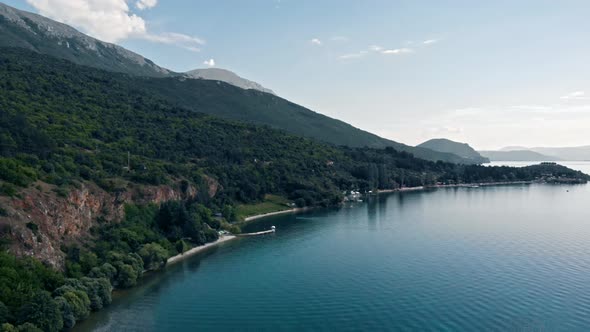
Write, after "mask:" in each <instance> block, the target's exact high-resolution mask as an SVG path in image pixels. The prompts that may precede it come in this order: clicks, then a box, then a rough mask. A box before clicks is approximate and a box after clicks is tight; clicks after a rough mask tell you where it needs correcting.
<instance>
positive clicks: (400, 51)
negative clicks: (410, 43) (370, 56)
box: [381, 47, 414, 54]
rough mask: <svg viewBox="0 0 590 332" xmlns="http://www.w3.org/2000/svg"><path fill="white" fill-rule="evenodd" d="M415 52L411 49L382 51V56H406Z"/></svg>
mask: <svg viewBox="0 0 590 332" xmlns="http://www.w3.org/2000/svg"><path fill="white" fill-rule="evenodd" d="M412 52H414V50H412V49H411V48H405V47H404V48H396V49H391V50H382V51H381V54H406V53H412Z"/></svg>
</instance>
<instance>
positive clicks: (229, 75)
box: [184, 68, 275, 94]
mask: <svg viewBox="0 0 590 332" xmlns="http://www.w3.org/2000/svg"><path fill="white" fill-rule="evenodd" d="M184 74H185V75H186V76H188V77H190V78H197V79H199V78H200V79H204V80H213V81H222V82H225V83H229V84H231V85H234V86H237V87H238V88H242V89H245V90H250V89H252V90H258V91H262V92H266V93H270V94H275V93H274V92H273V91H272V90H270V89H267V88H265V87H263V86H262V85H260V84H258V83H256V82H253V81H250V80H247V79H245V78H243V77H240V76H238V75H237V74H236V73H234V72H231V71H229V70H226V69H221V68H206V69H195V70H191V71H188V72H186V73H184Z"/></svg>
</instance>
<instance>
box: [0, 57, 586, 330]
mask: <svg viewBox="0 0 590 332" xmlns="http://www.w3.org/2000/svg"><path fill="white" fill-rule="evenodd" d="M174 82H176V81H167V83H171V85H170V87H169V88H170V89H172V90H173V89H174V87H175V85H174V84H172V83H174ZM196 82H197V83H195V84H194V85H191V87H192V88H194V89H195V90H194V93H195V94H197V95H198V94H202V95H205V96H206V95H208V93H209V92H210V91H211V90H210V89H212V87H211V85H210V84H202V85H201V83H199V82H198V81H196ZM156 84H157V83H156V80H155V79H154V81H152V80H148V79H138V78H135V77H131V76H127V75H125V74H115V73H112V72H107V71H102V70H98V69H93V68H88V67H83V66H78V65H74V64H72V63H70V62H67V61H65V60H58V59H54V58H51V57H47V56H43V55H40V54H37V53H34V52H30V51H26V50H23V49H2V52H0V91H1V93H0V237H1V238H2V243H1V244H2V246H3V247H5V248H9V249H10V251H9V252H7V251H6V250H3V251H2V253H1V254H0V266H1V268H0V324H1V323H3V322H8V323H9V324H11V325H5V326H4V328H5V329H10V328H12V327H11V326H12V325H14V326H20V328H21V330H25V329H27V328H28V329H29V330H28V331H35V330H34V328H40V329H41V330H43V331H59V330H61V329H67V328H69V327H71V326H73V325H74V324H75V322H76V321H79V320H82V319H84V318H85V317H87V316H88V314H89V313H90V312H91V311H95V310H100V309H101V308H102V307H103V306H105V305H108V303H110V301H111V298H110V294H111V290H112V288H113V287H115V288H125V287H131V286H133V285H135V284H136V283H137V281H138V279H139V278H140V277H141V275H142V273H143V271H144V270H151V269H158V268H160V267H162V266H163V265H164V264H165V262H166V259H167V258H168V257H170V256H172V255H175V254H178V253H182V252H184V251H185V250H186V249H187V248H188V247H190V246H191V245H198V244H203V243H206V242H210V241H213V240H215V239H217V237H218V232H217V231H218V230H221V229H226V230H231V231H238V229H237V228H236V227H235V225H234V224H233V223H232V222H233V221H235V219H236V217H235V213H234V211H233V208H234V206H235V205H236V204H238V203H242V204H244V203H252V202H258V201H260V200H261V199H262V198H263V197H264V196H265V195H266V194H275V195H278V196H282V197H284V198H285V199H287V200H289V201H291V202H294V203H295V204H296V205H298V206H331V205H337V204H339V203H340V202H341V201H342V198H343V191H346V190H360V191H368V190H374V189H392V188H398V187H399V186H400V185H402V184H404V185H406V186H417V185H433V184H436V183H461V182H489V181H511V180H533V179H539V178H541V177H548V176H556V177H558V176H561V177H568V178H576V179H580V180H586V179H588V177H587V176H586V175H583V174H581V173H579V172H575V171H572V170H569V169H567V168H565V167H561V166H556V165H541V166H535V167H528V168H509V167H481V166H473V165H471V166H468V165H457V164H451V163H444V162H430V161H426V160H423V159H418V158H415V157H414V156H413V155H412V154H409V153H407V152H403V151H401V152H400V151H397V150H395V149H393V148H391V147H389V148H386V149H372V148H350V147H338V146H334V145H330V144H324V143H320V142H318V141H315V140H312V139H307V138H302V137H298V136H293V135H290V134H288V133H285V132H283V131H279V130H276V129H273V128H270V127H264V126H254V125H251V124H244V123H238V122H232V121H228V120H224V119H220V118H216V117H213V116H211V115H207V114H202V113H198V112H195V110H194V109H188V108H184V107H181V106H179V105H182V102H181V103H180V104H174V103H172V102H170V101H169V100H167V98H163V97H162V95H161V94H159V93H154V91H155V90H154V89H155V88H154V85H156ZM179 84H180V83H179ZM219 89H223V90H225V91H226V93H227V95H226V96H227V97H228V99H227V100H225V101H223V100H222V99H217V98H213V96H210V99H209V107H213V106H214V105H216V104H217V103H219V104H223V103H227V104H225V106H224V107H229V105H232V106H233V107H236V108H240V107H242V105H241V104H240V101H243V99H240V98H239V97H236V96H234V97H232V96H233V95H238V96H239V95H240V94H244V93H258V94H262V93H260V92H246V91H245V90H242V89H238V88H235V87H232V86H229V85H221V86H220V87H219ZM265 95H266V94H265ZM217 96H219V95H218V94H217ZM232 98H233V99H232ZM265 100H269V99H265ZM273 100H274V99H273ZM258 106H259V105H258V104H252V105H250V106H249V107H252V109H255V108H256V107H258ZM212 184H214V185H212ZM162 186H168V187H167V188H168V189H170V188H176V187H178V188H177V189H178V191H179V192H181V193H182V194H179V195H176V194H175V193H174V192H172V189H170V190H168V189H167V190H168V193H169V194H168V195H167V196H158V197H159V198H158V199H157V200H155V201H157V202H158V204H139V203H138V202H140V201H141V197H139V198H137V199H135V200H134V199H130V200H127V201H124V199H125V197H131V196H130V195H129V193H130V192H134V193H135V194H134V195H136V196H141V195H145V193H146V192H148V191H147V190H142V188H148V189H149V188H151V189H154V188H156V189H162ZM93 187H97V188H98V189H96V190H95V191H98V195H101V196H100V197H102V198H101V199H102V200H101V201H99V200H98V199H94V200H92V199H91V198H92V192H91V190H87V189H85V188H93ZM212 187H214V189H215V190H212ZM81 188H82V189H81ZM164 189H166V188H164ZM72 192H78V193H79V195H72ZM171 197H172V198H171ZM174 197H177V199H173V198H174ZM50 201H55V202H58V203H60V204H62V205H57V207H58V208H59V207H64V209H66V210H67V209H70V210H75V211H74V212H76V211H78V210H79V209H80V204H81V203H80V202H81V201H83V202H84V204H87V205H93V206H95V207H97V208H96V209H95V210H93V211H95V212H94V214H92V213H90V216H91V218H92V224H91V225H89V226H84V227H88V232H87V233H84V232H82V231H81V230H80V229H81V228H82V226H83V225H82V226H81V225H75V226H76V227H71V226H72V225H67V224H63V223H62V222H61V221H62V219H63V218H65V217H66V214H67V211H65V210H64V211H61V210H59V209H58V210H57V211H58V212H57V213H56V215H55V218H54V219H47V220H54V221H55V222H56V223H55V224H52V223H48V222H47V221H44V222H41V220H40V219H36V218H37V217H38V216H39V214H35V213H33V212H31V211H33V210H35V211H37V210H43V211H45V210H48V209H49V208H50V206H49V205H50V204H49V203H48V202H50ZM99 202H107V203H108V204H110V205H108V204H107V205H104V206H102V205H100V204H99ZM121 202H127V203H129V204H126V205H125V208H124V211H122V213H121V214H120V215H118V214H116V213H113V211H109V210H108V209H105V207H108V206H111V207H112V206H117V205H116V204H119V206H122V203H121ZM68 211H69V210H68ZM84 211H85V210H84ZM216 212H220V214H221V218H219V217H218V218H215V217H213V215H214V214H215V213H216ZM109 216H111V217H112V216H120V218H119V219H117V218H114V217H112V218H110V217H109ZM33 247H36V248H41V251H34V250H33V249H32V248H33ZM17 249H18V250H17ZM49 249H52V250H53V251H50V250H49ZM56 251H59V252H60V255H62V256H63V257H64V260H63V261H60V260H55V261H54V262H63V264H53V266H48V265H44V264H42V263H39V262H38V261H37V260H36V259H34V258H26V259H21V258H17V257H15V256H14V255H13V254H12V253H13V252H18V253H20V254H22V255H35V256H36V255H37V254H38V253H41V254H43V253H48V252H49V253H53V252H56ZM36 257H37V256H36ZM42 257H46V256H42ZM39 258H41V256H39ZM44 263H45V262H44ZM15 285H16V286H15ZM8 323H7V324H8Z"/></svg>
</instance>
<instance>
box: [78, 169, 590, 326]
mask: <svg viewBox="0 0 590 332" xmlns="http://www.w3.org/2000/svg"><path fill="white" fill-rule="evenodd" d="M588 166H589V164H588V163H586V164H584V163H581V164H580V165H579V167H577V168H579V169H587V170H588V171H590V167H588ZM586 167H587V168H586ZM588 203H590V185H575V186H565V185H524V186H498V187H488V188H452V189H439V190H434V191H427V192H412V193H394V194H389V195H380V196H376V197H372V198H371V199H369V200H367V201H366V202H363V203H357V204H353V205H348V206H345V207H343V208H340V209H334V210H316V211H311V212H308V213H305V214H299V215H289V216H281V217H275V218H269V219H266V220H263V221H261V222H259V223H257V224H255V225H253V226H252V228H253V229H265V228H268V227H269V226H270V225H275V226H276V227H277V232H276V234H274V235H270V236H264V237H257V238H246V239H239V240H236V241H233V242H228V243H225V244H223V245H221V246H219V247H217V248H215V249H212V250H210V251H208V252H207V253H205V254H202V255H200V256H195V257H193V258H191V259H188V260H186V261H183V262H182V263H179V264H177V265H175V266H172V267H169V268H168V269H167V270H166V271H165V272H163V273H157V274H154V275H152V276H150V277H148V278H146V280H145V282H144V283H143V285H142V286H140V287H137V288H135V289H133V290H131V291H128V292H127V293H125V294H123V296H118V297H117V299H116V300H115V302H114V303H113V305H111V306H110V307H109V308H108V309H106V310H104V311H102V312H99V313H97V314H94V315H92V317H91V318H90V319H89V320H87V321H86V322H84V323H82V324H81V325H80V326H79V327H78V328H77V330H78V331H91V330H97V331H111V330H112V331H196V330H220V331H235V330H265V331H303V330H318V331H347V330H350V331H353V330H356V331H358V330H369V331H371V330H396V331H588V330H590V209H589V204H588Z"/></svg>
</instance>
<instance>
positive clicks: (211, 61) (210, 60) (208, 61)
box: [203, 59, 215, 67]
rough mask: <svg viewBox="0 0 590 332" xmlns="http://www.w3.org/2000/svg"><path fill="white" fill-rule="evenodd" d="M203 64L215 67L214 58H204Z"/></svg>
mask: <svg viewBox="0 0 590 332" xmlns="http://www.w3.org/2000/svg"><path fill="white" fill-rule="evenodd" d="M203 64H204V65H206V66H209V67H215V60H213V59H209V60H205V61H204V62H203Z"/></svg>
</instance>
